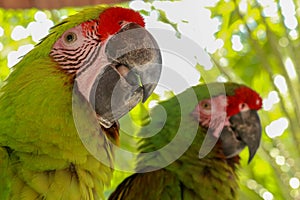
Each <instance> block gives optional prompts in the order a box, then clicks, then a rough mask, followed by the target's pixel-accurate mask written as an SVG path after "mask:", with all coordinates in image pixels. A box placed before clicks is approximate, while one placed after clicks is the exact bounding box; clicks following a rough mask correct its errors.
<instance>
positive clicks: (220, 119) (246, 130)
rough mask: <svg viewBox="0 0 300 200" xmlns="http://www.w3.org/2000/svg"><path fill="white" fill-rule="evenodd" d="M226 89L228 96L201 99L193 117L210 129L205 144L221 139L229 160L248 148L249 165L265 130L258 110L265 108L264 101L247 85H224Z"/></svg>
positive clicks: (202, 125) (223, 149)
mask: <svg viewBox="0 0 300 200" xmlns="http://www.w3.org/2000/svg"><path fill="white" fill-rule="evenodd" d="M224 86H225V90H226V94H221V95H220V94H218V95H216V96H213V97H212V98H207V99H203V100H201V101H200V102H199V103H198V105H197V106H196V107H195V109H194V111H193V116H194V117H195V118H196V119H197V121H199V125H200V126H201V127H205V128H207V129H208V131H207V135H206V136H207V137H208V138H209V139H208V141H209V142H207V143H206V144H203V145H207V144H211V142H212V141H214V140H216V141H217V139H218V138H219V141H220V143H221V146H222V151H223V153H224V155H225V156H226V157H227V158H231V157H234V156H236V155H238V154H239V153H240V152H241V151H242V150H243V149H244V148H245V147H246V146H248V149H249V160H248V163H249V162H250V161H251V160H252V158H253V157H254V155H255V153H256V151H257V149H258V147H259V144H260V139H261V129H262V128H261V124H260V119H259V117H258V114H257V111H258V110H259V109H261V107H262V99H261V97H260V96H259V95H258V94H257V93H256V92H255V91H254V90H252V89H250V88H248V87H246V86H244V85H238V84H234V83H225V85H224ZM228 88H230V89H228ZM204 143H205V142H204ZM201 148H202V147H201ZM207 148H208V149H209V147H207V146H206V149H207ZM200 154H201V150H200Z"/></svg>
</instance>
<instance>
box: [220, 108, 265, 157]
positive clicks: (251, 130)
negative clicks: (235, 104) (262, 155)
mask: <svg viewBox="0 0 300 200" xmlns="http://www.w3.org/2000/svg"><path fill="white" fill-rule="evenodd" d="M229 121H230V126H228V127H225V128H224V129H223V131H222V133H221V136H220V139H221V141H222V148H223V152H224V154H225V156H227V157H233V156H235V155H237V154H239V153H240V151H241V150H243V149H244V147H245V146H248V149H249V159H248V163H250V162H251V160H252V159H253V157H254V155H255V153H256V151H257V149H258V147H259V145H260V140H261V131H262V128H261V123H260V119H259V116H258V114H257V111H256V110H248V111H242V112H240V113H238V114H236V115H234V116H232V117H230V118H229Z"/></svg>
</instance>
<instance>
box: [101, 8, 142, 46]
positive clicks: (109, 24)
mask: <svg viewBox="0 0 300 200" xmlns="http://www.w3.org/2000/svg"><path fill="white" fill-rule="evenodd" d="M123 22H133V23H136V24H138V25H140V26H141V27H144V26H145V22H144V19H143V17H142V16H141V15H140V13H138V12H136V11H134V10H131V9H128V8H120V7H112V8H108V9H106V10H105V11H103V12H102V13H101V14H100V16H99V26H98V33H99V34H100V35H101V40H105V39H106V38H107V37H108V36H110V35H113V34H115V33H117V32H118V31H119V30H120V29H121V25H122V23H123Z"/></svg>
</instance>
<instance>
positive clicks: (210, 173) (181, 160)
mask: <svg viewBox="0 0 300 200" xmlns="http://www.w3.org/2000/svg"><path fill="white" fill-rule="evenodd" d="M261 107H262V99H261V98H260V96H259V95H258V94H257V93H256V92H255V91H253V90H252V89H250V88H248V87H246V86H244V85H240V84H236V83H210V84H207V85H205V84H204V85H198V86H195V87H192V88H189V89H187V90H186V91H184V92H183V93H181V94H179V95H177V96H174V97H173V98H171V99H169V100H166V101H164V102H161V103H159V104H158V106H156V107H154V108H153V110H152V111H151V112H150V117H151V120H152V121H151V124H150V125H147V126H146V127H145V128H144V129H143V128H142V129H141V132H140V133H139V137H141V138H142V139H140V140H141V141H140V145H139V152H140V153H139V156H138V160H137V161H138V162H137V166H136V173H135V174H133V175H131V176H129V177H127V178H126V179H125V180H124V181H123V182H122V183H121V184H119V186H118V187H117V189H116V190H115V191H114V192H113V193H112V194H111V196H110V197H109V199H110V200H117V199H118V200H129V199H136V200H137V199H147V200H159V199H161V200H168V199H170V200H171V199H172V200H177V199H178V200H179V199H185V200H189V199H190V200H192V199H193V200H194V199H202V200H209V199H222V200H232V199H238V177H237V173H236V169H237V167H238V164H239V153H240V151H241V150H242V149H243V148H244V147H245V146H248V148H249V152H250V156H249V160H248V161H249V162H250V161H251V159H252V158H253V156H254V155H255V153H256V150H257V149H258V147H259V143H260V138H261V124H260V120H259V117H258V115H257V111H258V110H259V109H260V108H261ZM164 113H165V114H164ZM152 130H155V131H154V133H156V132H157V133H156V134H154V133H153V131H152ZM151 136H152V137H151ZM214 140H215V141H217V142H216V144H215V142H214ZM203 148H204V149H203ZM207 148H208V149H209V151H206V149H207Z"/></svg>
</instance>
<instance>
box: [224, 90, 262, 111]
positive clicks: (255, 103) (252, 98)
mask: <svg viewBox="0 0 300 200" xmlns="http://www.w3.org/2000/svg"><path fill="white" fill-rule="evenodd" d="M227 103H228V106H227V116H233V115H235V114H237V113H239V112H240V108H239V105H240V104H241V103H245V104H247V105H248V106H249V108H250V109H251V110H259V109H260V108H261V107H262V98H261V97H260V96H259V94H257V93H256V92H255V91H254V90H251V89H250V88H248V87H240V88H237V89H236V90H235V95H233V96H228V97H227Z"/></svg>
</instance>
